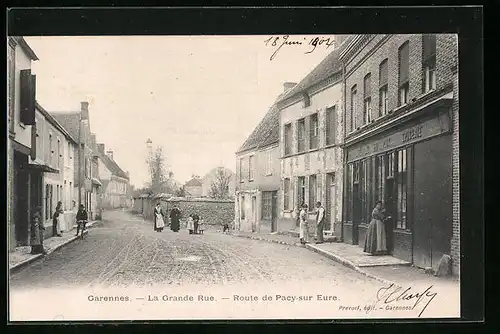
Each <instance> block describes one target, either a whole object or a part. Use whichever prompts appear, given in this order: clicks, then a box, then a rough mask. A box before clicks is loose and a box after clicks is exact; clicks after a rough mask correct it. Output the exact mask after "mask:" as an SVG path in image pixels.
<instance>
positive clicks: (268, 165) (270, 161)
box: [266, 150, 273, 175]
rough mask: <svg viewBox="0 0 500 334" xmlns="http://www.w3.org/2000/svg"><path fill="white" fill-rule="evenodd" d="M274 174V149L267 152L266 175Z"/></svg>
mask: <svg viewBox="0 0 500 334" xmlns="http://www.w3.org/2000/svg"><path fill="white" fill-rule="evenodd" d="M272 174H273V155H272V151H271V150H268V151H267V152H266V175H272Z"/></svg>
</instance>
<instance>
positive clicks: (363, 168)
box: [359, 160, 368, 224]
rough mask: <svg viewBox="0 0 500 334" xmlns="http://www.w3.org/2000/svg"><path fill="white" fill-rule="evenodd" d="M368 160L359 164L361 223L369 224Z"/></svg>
mask: <svg viewBox="0 0 500 334" xmlns="http://www.w3.org/2000/svg"><path fill="white" fill-rule="evenodd" d="M367 162H368V161H367V160H363V161H361V162H360V163H359V175H360V177H359V183H360V192H359V201H360V204H361V212H360V213H361V217H360V218H361V223H362V224H367V223H368V215H367V214H368V210H367V206H368V201H367V200H368V186H367V183H368V164H367Z"/></svg>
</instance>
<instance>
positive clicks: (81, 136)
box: [52, 102, 101, 220]
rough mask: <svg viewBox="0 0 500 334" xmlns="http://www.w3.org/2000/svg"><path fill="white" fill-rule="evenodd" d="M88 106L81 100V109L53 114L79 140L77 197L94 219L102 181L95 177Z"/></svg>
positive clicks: (76, 171)
mask: <svg viewBox="0 0 500 334" xmlns="http://www.w3.org/2000/svg"><path fill="white" fill-rule="evenodd" d="M88 106H89V103H88V102H81V107H80V111H76V112H75V111H73V112H53V113H52V116H54V118H55V119H56V120H57V121H58V122H59V123H60V124H61V125H63V127H64V128H65V129H66V130H67V131H68V133H69V134H70V135H71V137H73V138H75V139H76V140H77V141H78V142H79V147H77V150H76V154H75V158H74V179H75V193H76V195H75V198H76V204H77V205H79V204H83V205H84V206H85V208H86V210H87V212H88V214H89V219H91V220H92V219H94V218H95V217H96V213H97V199H98V189H99V187H100V185H101V182H100V181H99V179H98V177H95V175H98V168H96V165H97V164H96V160H95V155H96V153H95V152H96V147H95V145H94V144H93V140H92V132H91V131H90V117H89V109H88ZM93 170H94V172H92V171H93ZM93 175H94V177H93Z"/></svg>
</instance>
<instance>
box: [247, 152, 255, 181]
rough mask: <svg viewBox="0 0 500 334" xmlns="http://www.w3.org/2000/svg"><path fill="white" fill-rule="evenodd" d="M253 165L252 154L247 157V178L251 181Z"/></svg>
mask: <svg viewBox="0 0 500 334" xmlns="http://www.w3.org/2000/svg"><path fill="white" fill-rule="evenodd" d="M253 168H254V165H253V155H251V156H249V157H248V180H249V181H253V177H254V170H253Z"/></svg>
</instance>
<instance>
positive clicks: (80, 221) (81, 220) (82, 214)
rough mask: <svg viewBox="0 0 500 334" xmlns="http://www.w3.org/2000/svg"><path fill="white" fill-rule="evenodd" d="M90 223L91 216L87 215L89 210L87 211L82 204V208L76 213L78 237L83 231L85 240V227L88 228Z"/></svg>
mask: <svg viewBox="0 0 500 334" xmlns="http://www.w3.org/2000/svg"><path fill="white" fill-rule="evenodd" d="M88 221H89V215H88V214H87V210H85V206H84V205H83V204H80V208H79V209H78V212H77V213H76V236H78V233H79V232H80V230H81V231H82V234H81V236H82V238H83V231H85V227H86V226H87V223H88Z"/></svg>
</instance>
